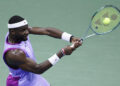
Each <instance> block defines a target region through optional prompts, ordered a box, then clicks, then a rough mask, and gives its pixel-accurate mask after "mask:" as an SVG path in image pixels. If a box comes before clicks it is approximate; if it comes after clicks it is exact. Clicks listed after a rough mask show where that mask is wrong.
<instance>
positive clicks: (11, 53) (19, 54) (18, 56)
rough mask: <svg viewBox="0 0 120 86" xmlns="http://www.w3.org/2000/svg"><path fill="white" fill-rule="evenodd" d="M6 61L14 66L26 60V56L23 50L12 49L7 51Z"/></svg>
mask: <svg viewBox="0 0 120 86" xmlns="http://www.w3.org/2000/svg"><path fill="white" fill-rule="evenodd" d="M5 58H6V60H9V62H12V63H15V64H22V63H23V62H24V59H26V55H25V53H24V51H23V50H21V49H13V50H8V51H7V52H6V53H5Z"/></svg>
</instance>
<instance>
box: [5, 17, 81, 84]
mask: <svg viewBox="0 0 120 86" xmlns="http://www.w3.org/2000/svg"><path fill="white" fill-rule="evenodd" d="M8 29H9V32H8V33H7V35H6V38H5V45H4V53H3V59H4V62H5V63H6V65H7V66H8V68H9V71H10V72H9V75H8V77H7V83H6V85H7V86H50V84H49V83H48V82H47V81H46V80H45V79H44V78H43V77H42V76H41V74H42V73H44V72H45V71H46V70H48V69H49V68H51V67H52V66H53V65H55V64H56V63H57V62H58V61H59V60H60V59H61V58H62V57H63V56H65V55H71V53H72V52H73V51H74V50H75V49H76V48H78V47H79V46H81V44H82V42H81V41H80V39H78V38H76V37H74V36H72V35H71V34H69V33H67V32H62V31H60V30H57V29H55V28H41V27H29V26H28V22H27V20H25V19H24V18H22V17H20V16H18V15H15V16H12V17H11V18H10V19H9V22H8ZM29 34H36V35H48V36H51V37H54V38H58V39H63V40H66V41H68V42H72V43H74V46H72V47H71V46H67V47H65V48H62V49H61V50H60V51H59V52H57V53H55V54H54V55H52V56H51V57H50V58H48V60H46V61H44V62H42V63H40V64H37V63H36V59H35V56H34V52H33V49H32V46H31V43H30V41H29V37H28V35H29Z"/></svg>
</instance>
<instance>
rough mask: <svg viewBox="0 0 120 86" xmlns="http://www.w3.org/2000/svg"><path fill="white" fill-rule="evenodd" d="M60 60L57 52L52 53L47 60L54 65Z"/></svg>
mask: <svg viewBox="0 0 120 86" xmlns="http://www.w3.org/2000/svg"><path fill="white" fill-rule="evenodd" d="M59 60H60V58H59V57H58V55H57V54H54V55H53V56H51V57H50V58H49V59H48V61H49V62H50V63H51V64H52V65H55V64H56V63H57V62H58V61H59Z"/></svg>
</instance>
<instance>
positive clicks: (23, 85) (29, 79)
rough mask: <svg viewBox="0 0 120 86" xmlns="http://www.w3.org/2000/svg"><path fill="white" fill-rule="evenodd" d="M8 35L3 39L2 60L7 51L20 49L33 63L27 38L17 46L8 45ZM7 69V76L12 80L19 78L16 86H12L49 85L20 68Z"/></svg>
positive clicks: (37, 76) (38, 76)
mask: <svg viewBox="0 0 120 86" xmlns="http://www.w3.org/2000/svg"><path fill="white" fill-rule="evenodd" d="M8 34H9V33H7V35H6V37H5V44H4V52H3V59H4V54H5V53H6V52H7V51H8V50H11V49H21V50H22V51H24V52H25V54H26V57H27V58H30V59H32V60H33V61H35V62H36V59H35V56H34V52H33V49H32V46H31V43H30V40H29V37H28V40H27V41H22V42H21V43H19V44H10V43H8ZM4 62H5V60H4ZM5 63H6V62H5ZM6 65H7V64H6ZM7 66H8V65H7ZM8 68H9V72H10V73H9V75H11V76H12V78H14V77H19V78H20V79H19V80H18V85H14V86H50V84H49V83H48V82H47V81H46V80H45V79H44V78H43V77H42V76H41V75H39V74H34V73H32V72H27V71H24V70H22V69H20V68H19V69H13V68H11V67H9V66H8ZM9 78H10V77H9ZM8 83H12V80H11V82H8Z"/></svg>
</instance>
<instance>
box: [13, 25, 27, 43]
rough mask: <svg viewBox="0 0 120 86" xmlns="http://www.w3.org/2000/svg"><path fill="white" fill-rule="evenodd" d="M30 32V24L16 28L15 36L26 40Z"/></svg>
mask: <svg viewBox="0 0 120 86" xmlns="http://www.w3.org/2000/svg"><path fill="white" fill-rule="evenodd" d="M28 34H29V31H28V25H25V26H22V27H20V28H17V29H15V38H16V39H18V40H20V41H26V40H27V36H28Z"/></svg>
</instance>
